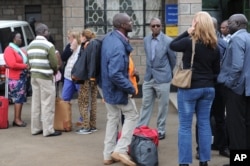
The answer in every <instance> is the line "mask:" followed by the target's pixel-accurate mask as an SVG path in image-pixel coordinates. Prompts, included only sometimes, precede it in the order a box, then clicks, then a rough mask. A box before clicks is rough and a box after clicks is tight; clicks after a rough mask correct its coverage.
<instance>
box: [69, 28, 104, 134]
mask: <svg viewBox="0 0 250 166" xmlns="http://www.w3.org/2000/svg"><path fill="white" fill-rule="evenodd" d="M95 37H96V36H95V33H94V32H92V31H91V30H90V29H84V30H83V31H82V34H81V42H82V46H81V52H80V57H79V62H81V64H82V66H81V68H82V69H81V76H80V82H82V83H83V84H80V90H79V94H78V105H79V111H80V114H81V116H82V117H83V123H82V124H81V125H80V129H78V130H77V131H76V133H77V134H90V133H92V132H95V131H97V128H96V108H97V107H96V102H97V78H98V76H99V66H100V53H99V52H98V50H97V46H96V44H97V40H93V39H94V38H95ZM80 58H81V59H80ZM72 77H73V78H74V79H75V80H76V81H79V80H78V78H76V77H74V75H72Z"/></svg>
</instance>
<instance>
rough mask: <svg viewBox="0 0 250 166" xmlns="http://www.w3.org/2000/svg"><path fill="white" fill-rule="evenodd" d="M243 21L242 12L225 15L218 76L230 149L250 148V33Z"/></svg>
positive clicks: (244, 19) (245, 22)
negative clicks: (223, 48)
mask: <svg viewBox="0 0 250 166" xmlns="http://www.w3.org/2000/svg"><path fill="white" fill-rule="evenodd" d="M247 24H248V21H247V18H246V17H245V15H243V14H234V15H232V16H231V17H230V18H229V20H228V28H229V31H230V34H231V35H232V36H231V39H230V41H229V43H228V48H227V49H226V53H225V56H224V57H223V59H222V64H221V71H220V74H219V76H218V82H220V83H223V84H224V86H225V88H224V90H225V91H224V93H225V96H226V113H227V116H226V122H227V123H226V125H227V130H228V138H229V149H230V150H232V149H233V150H249V149H250V72H249V70H250V67H249V64H250V45H249V43H250V34H249V33H248V32H247V30H246V29H247ZM225 166H226V165H225Z"/></svg>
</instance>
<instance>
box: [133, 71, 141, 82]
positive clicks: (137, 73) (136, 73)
mask: <svg viewBox="0 0 250 166" xmlns="http://www.w3.org/2000/svg"><path fill="white" fill-rule="evenodd" d="M134 76H135V79H136V82H137V83H138V82H139V81H140V76H139V72H138V71H136V70H135V72H134Z"/></svg>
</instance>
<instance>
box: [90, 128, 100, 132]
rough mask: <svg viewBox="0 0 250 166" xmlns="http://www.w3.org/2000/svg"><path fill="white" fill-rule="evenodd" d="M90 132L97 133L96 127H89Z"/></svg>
mask: <svg viewBox="0 0 250 166" xmlns="http://www.w3.org/2000/svg"><path fill="white" fill-rule="evenodd" d="M90 130H91V132H96V131H98V130H97V128H96V127H91V128H90Z"/></svg>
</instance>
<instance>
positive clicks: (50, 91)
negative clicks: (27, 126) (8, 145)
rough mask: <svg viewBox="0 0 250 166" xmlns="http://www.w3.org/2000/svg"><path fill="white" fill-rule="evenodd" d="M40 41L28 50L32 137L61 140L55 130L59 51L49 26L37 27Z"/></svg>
mask: <svg viewBox="0 0 250 166" xmlns="http://www.w3.org/2000/svg"><path fill="white" fill-rule="evenodd" d="M35 30H36V35H37V36H36V38H35V40H33V41H32V42H31V43H30V44H29V46H28V49H27V53H28V61H29V64H30V72H31V86H32V91H33V92H32V93H33V95H32V102H31V134H32V135H38V134H43V136H45V137H50V136H59V135H61V132H59V131H55V130H54V115H55V99H56V93H55V81H54V74H56V73H57V70H58V68H57V58H56V56H55V52H56V51H55V47H54V45H53V44H52V43H50V42H49V41H48V36H49V29H48V27H47V25H45V24H42V23H40V24H38V25H37V26H36V29H35Z"/></svg>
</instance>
